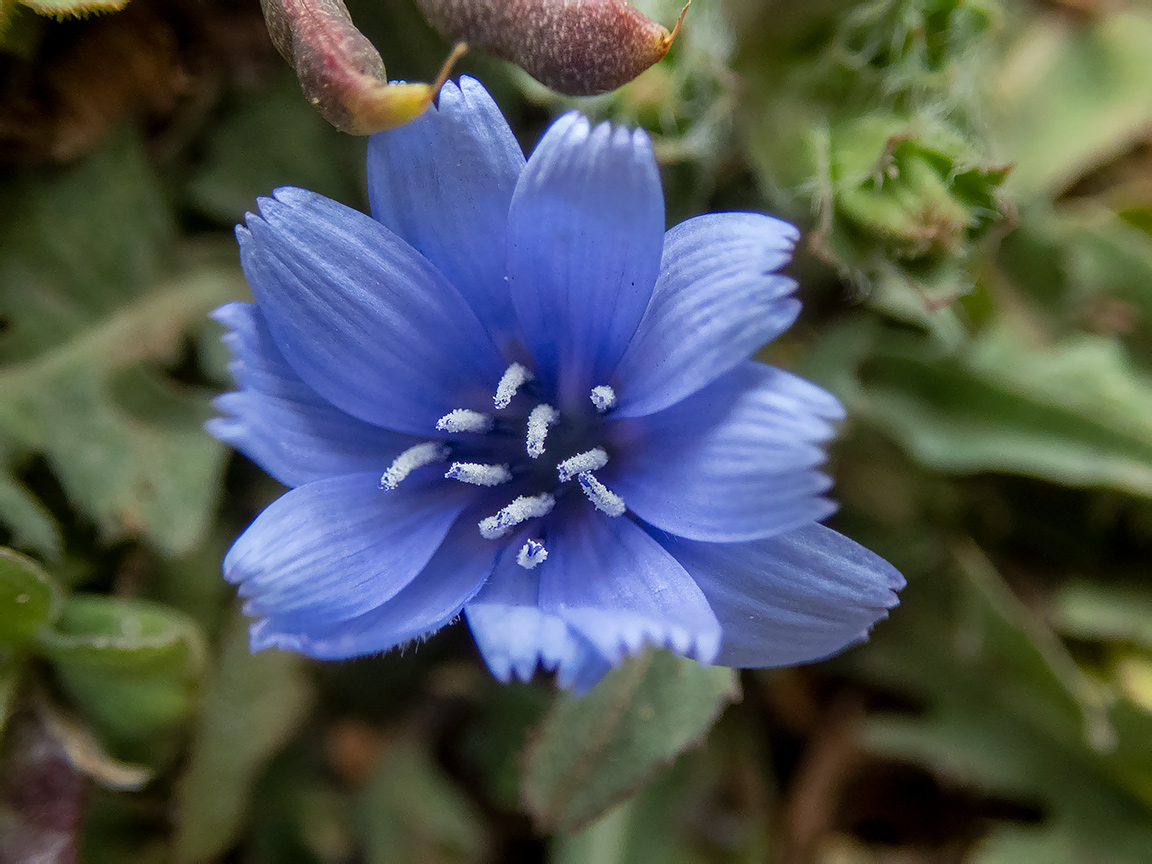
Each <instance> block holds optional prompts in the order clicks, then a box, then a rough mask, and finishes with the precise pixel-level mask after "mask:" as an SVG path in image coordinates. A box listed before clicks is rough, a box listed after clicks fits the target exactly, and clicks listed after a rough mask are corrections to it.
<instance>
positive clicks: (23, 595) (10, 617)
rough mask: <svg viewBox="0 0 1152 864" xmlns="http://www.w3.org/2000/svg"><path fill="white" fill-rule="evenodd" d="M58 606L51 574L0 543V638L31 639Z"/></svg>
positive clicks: (19, 640)
mask: <svg viewBox="0 0 1152 864" xmlns="http://www.w3.org/2000/svg"><path fill="white" fill-rule="evenodd" d="M59 605H60V592H59V590H58V589H57V587H56V584H55V583H54V582H53V581H52V577H51V576H49V575H48V574H47V573H45V572H44V570H43V568H42V567H40V565H38V564H37V563H36V562H35V561H33V560H32V559H31V558H28V557H26V556H24V555H21V554H20V553H19V552H15V551H13V550H11V549H8V548H5V547H3V546H0V641H9V642H24V641H26V640H28V639H31V638H32V636H34V635H35V633H36V631H37V630H39V629H40V628H41V627H42V626H43V625H44V624H45V623H47V622H48V621H49V620H51V618H52V616H53V615H54V614H55V613H56V612H57V611H58V609H59Z"/></svg>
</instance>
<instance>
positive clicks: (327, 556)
mask: <svg viewBox="0 0 1152 864" xmlns="http://www.w3.org/2000/svg"><path fill="white" fill-rule="evenodd" d="M439 473H440V472H438V471H436V470H434V469H425V471H424V472H423V473H421V474H413V475H412V476H410V477H408V478H407V479H406V480H405V481H404V483H403V485H402V486H401V487H400V488H399V489H397V490H395V491H392V492H385V491H384V490H382V489H381V488H380V475H379V474H375V473H372V474H350V475H347V476H344V477H330V478H327V479H325V480H317V481H316V482H315V483H309V484H308V485H306V486H298V487H296V488H295V489H293V490H292V491H290V492H288V493H287V494H285V495H283V496H281V497H280V498H278V499H277V500H275V501H273V502H272V504H270V505H269V506H268V508H267V509H265V510H264V512H263V513H261V514H260V515H259V516H258V517H257V518H256V521H255V522H253V523H252V524H251V525H250V526H248V529H247V530H246V531H245V532H244V533H243V534H241V535H240V538H239V539H238V540H237V541H236V543H235V544H233V546H232V548H231V549H230V550H229V552H228V555H227V556H226V557H225V558H224V578H226V579H227V580H228V581H229V582H232V583H234V584H237V585H239V586H240V594H241V595H242V596H244V597H245V598H247V600H246V602H245V604H244V611H245V612H247V613H248V614H250V615H253V616H256V617H261V618H263V617H269V616H273V617H276V618H277V619H278V620H279V621H280V623H281V624H282V625H284V626H291V627H295V628H298V629H301V630H305V631H307V630H312V629H318V628H324V627H327V626H329V625H332V624H336V623H338V622H340V621H346V620H348V619H349V618H352V617H354V616H356V615H359V614H361V613H364V612H367V611H368V610H370V609H374V608H376V607H377V606H379V605H380V604H381V603H383V602H384V601H386V600H388V599H389V598H391V597H394V596H395V595H396V594H397V593H398V592H399V591H400V590H401V589H403V588H404V587H405V586H406V585H408V583H410V582H411V581H412V580H413V579H414V578H415V577H416V575H417V574H418V573H419V572H420V571H421V570H423V569H424V566H425V565H426V564H427V563H428V561H429V560H430V559H431V558H432V555H433V554H434V553H435V552H436V550H437V549H438V548H439V547H440V544H441V542H442V541H443V540H444V536H445V535H446V534H447V533H448V529H449V528H450V527H451V526H452V523H453V522H454V521H455V519H456V517H457V516H458V515H459V513H460V511H461V510H462V509H463V506H464V501H465V500H466V499H465V497H464V496H463V495H462V494H461V493H460V491H459V490H458V489H456V488H455V487H454V486H449V485H446V484H445V483H444V482H443V480H442V479H441V478H440V476H439Z"/></svg>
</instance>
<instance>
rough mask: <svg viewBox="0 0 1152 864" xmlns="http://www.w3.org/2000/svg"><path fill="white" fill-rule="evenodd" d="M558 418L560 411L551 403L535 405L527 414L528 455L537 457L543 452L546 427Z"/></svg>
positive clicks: (546, 433) (546, 432)
mask: <svg viewBox="0 0 1152 864" xmlns="http://www.w3.org/2000/svg"><path fill="white" fill-rule="evenodd" d="M559 419H560V412H559V411H557V410H556V409H555V408H553V407H552V406H551V405H543V404H541V405H537V406H536V407H535V408H533V409H532V413H531V414H529V415H528V455H529V456H531V457H532V458H533V459H539V458H540V456H541V455H542V454H543V453H544V439H545V438H547V437H548V427H549V426H551V425H552V424H553V423H555V422H556V421H557V420H559Z"/></svg>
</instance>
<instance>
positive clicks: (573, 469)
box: [556, 447, 608, 483]
mask: <svg viewBox="0 0 1152 864" xmlns="http://www.w3.org/2000/svg"><path fill="white" fill-rule="evenodd" d="M607 464H608V454H607V453H605V452H604V448H603V447H596V448H595V449H593V450H585V451H584V452H583V453H577V454H576V455H575V456H569V457H568V458H567V459H565V460H564V461H563V462H561V463H560V464H559V465H557V466H556V473H557V474H559V475H560V482H561V483H567V482H568V481H569V480H571V479H572V478H573V477H575V476H576V475H577V474H580V473H582V472H584V471H599V470H600V469H601V468H603V467H604V466H605V465H607Z"/></svg>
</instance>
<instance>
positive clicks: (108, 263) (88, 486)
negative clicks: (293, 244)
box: [0, 135, 245, 553]
mask: <svg viewBox="0 0 1152 864" xmlns="http://www.w3.org/2000/svg"><path fill="white" fill-rule="evenodd" d="M0 195H3V197H4V200H5V208H4V212H3V214H2V215H0V238H2V239H0V306H2V307H3V308H4V310H5V313H6V315H7V316H8V320H9V327H8V328H7V330H6V331H5V332H4V334H3V336H2V337H0V452H3V453H6V454H8V457H9V458H10V459H17V458H23V457H24V456H26V455H28V454H33V453H43V454H44V455H45V456H46V457H47V459H48V462H49V464H50V465H51V467H52V470H53V471H54V472H55V474H56V475H57V477H58V478H59V480H60V483H61V484H62V486H63V487H64V490H65V492H66V493H67V494H68V496H69V498H70V500H71V501H72V503H73V504H74V505H75V506H76V507H77V508H79V509H80V510H82V511H83V512H84V513H85V514H87V515H88V516H90V517H91V518H92V519H94V520H95V522H96V524H97V525H98V527H99V528H100V529H101V531H102V532H103V533H104V535H105V536H106V537H107V538H108V539H115V538H118V537H123V536H126V535H127V536H134V535H143V536H144V537H146V538H147V539H149V540H150V541H152V542H153V543H155V544H156V545H157V546H158V547H159V548H160V549H162V550H163V551H166V552H170V553H178V552H181V551H184V550H187V549H189V548H191V547H192V546H193V545H195V543H196V542H197V541H198V540H199V539H200V537H201V536H202V534H203V532H204V530H205V527H206V525H207V522H208V520H209V518H210V515H211V512H212V509H213V507H214V504H215V498H216V495H217V494H218V487H219V480H220V476H221V472H222V469H223V464H224V459H225V456H226V452H225V450H224V448H223V447H222V446H221V445H220V444H219V443H218V442H216V441H214V440H212V439H211V438H210V437H209V436H207V435H206V434H204V432H203V431H202V429H201V428H200V427H201V424H202V423H203V421H204V420H205V419H206V418H207V417H208V416H210V414H211V409H210V408H209V406H208V394H206V393H200V392H194V391H192V390H190V389H189V388H187V387H183V386H181V385H177V384H175V383H174V382H172V381H170V380H168V379H167V378H166V377H165V376H164V374H163V366H164V364H167V363H172V362H175V360H176V359H177V357H178V356H179V352H180V350H181V348H182V346H183V340H184V334H185V332H186V330H187V329H188V328H189V327H190V326H191V325H193V324H197V323H199V322H200V321H202V320H203V317H204V315H205V314H206V313H207V311H208V310H210V309H211V308H213V307H214V306H216V305H218V304H220V303H222V302H225V301H227V300H229V299H234V298H236V297H240V296H244V294H245V290H244V288H243V281H242V278H241V276H240V273H239V269H238V268H237V267H236V264H235V253H234V251H232V250H231V249H230V248H229V249H227V250H222V251H221V252H218V253H209V252H204V253H201V254H196V255H189V256H185V257H184V260H183V261H182V262H180V269H179V272H178V275H176V276H169V277H165V275H164V273H165V272H171V271H172V270H173V269H175V268H174V266H173V264H174V263H175V262H172V261H170V260H169V259H171V258H173V255H172V254H170V245H171V241H172V229H171V216H170V214H169V212H168V207H167V204H166V202H165V200H164V197H163V194H162V192H161V190H160V189H159V187H158V185H157V182H156V179H155V177H154V175H153V172H152V169H151V167H150V166H149V165H148V163H147V161H146V160H145V159H144V157H143V154H142V152H141V147H140V145H139V143H138V142H137V141H136V140H135V139H133V138H131V137H130V136H127V135H120V136H116V137H115V139H114V141H113V142H112V143H111V144H110V145H109V146H108V148H106V149H105V150H104V151H101V152H100V153H97V154H95V155H93V156H92V157H91V158H89V159H88V160H86V161H85V162H84V163H82V164H80V165H79V166H77V167H75V168H71V169H67V170H64V171H60V172H55V173H54V174H51V175H42V176H41V175H37V176H25V177H23V178H22V179H19V180H17V181H14V182H12V183H9V184H5V185H4V187H3V188H2V189H0ZM145 387H148V388H150V390H151V394H150V395H151V396H153V397H155V396H157V395H160V396H162V400H161V401H160V402H158V403H157V404H158V406H159V405H162V413H160V414H157V413H156V412H153V413H151V414H149V413H147V412H142V411H140V410H139V401H141V400H139V399H137V400H136V402H135V403H134V402H133V401H132V400H131V399H129V398H127V397H128V396H130V395H131V394H132V393H133V391H138V392H139V391H143V390H144V388H145ZM13 467H16V466H13ZM4 500H5V499H3V498H0V503H4ZM8 500H10V501H15V505H16V506H15V511H14V512H15V513H16V519H17V520H18V523H17V525H18V527H20V526H23V527H22V529H21V530H23V531H25V532H27V531H29V530H33V531H38V532H39V534H40V535H41V536H40V541H41V543H43V542H44V539H45V538H44V536H43V535H44V531H43V526H42V525H39V526H37V525H34V524H33V522H32V521H30V516H29V508H28V506H27V504H28V502H27V501H26V500H21V499H19V498H18V497H17V498H13V497H12V495H11V494H9V496H8ZM7 518H8V517H7V516H6V515H5V513H0V519H7ZM14 521H16V520H14Z"/></svg>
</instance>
